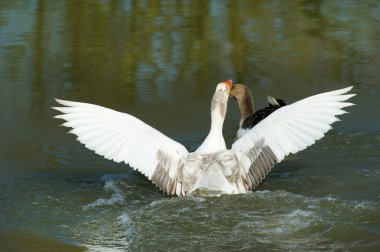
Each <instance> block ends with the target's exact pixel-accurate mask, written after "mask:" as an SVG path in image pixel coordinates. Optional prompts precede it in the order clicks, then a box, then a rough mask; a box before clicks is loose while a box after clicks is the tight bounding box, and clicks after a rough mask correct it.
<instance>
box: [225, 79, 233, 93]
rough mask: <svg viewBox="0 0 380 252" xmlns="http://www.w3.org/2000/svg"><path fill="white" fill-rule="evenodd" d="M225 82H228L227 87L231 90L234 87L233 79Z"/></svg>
mask: <svg viewBox="0 0 380 252" xmlns="http://www.w3.org/2000/svg"><path fill="white" fill-rule="evenodd" d="M224 83H226V85H227V87H228V88H229V90H230V91H231V88H232V80H228V81H226V82H224Z"/></svg>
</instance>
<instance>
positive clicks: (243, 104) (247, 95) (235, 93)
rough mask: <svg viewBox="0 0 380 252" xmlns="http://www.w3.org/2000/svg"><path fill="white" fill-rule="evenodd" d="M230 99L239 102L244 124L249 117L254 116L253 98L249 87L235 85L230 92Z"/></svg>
mask: <svg viewBox="0 0 380 252" xmlns="http://www.w3.org/2000/svg"><path fill="white" fill-rule="evenodd" d="M230 97H232V98H233V99H234V100H236V101H237V103H238V104H239V108H240V114H241V120H240V123H242V122H243V121H244V120H245V119H246V118H247V117H248V116H250V115H252V114H253V110H254V107H253V98H252V93H251V91H250V90H249V88H248V87H246V86H244V85H241V84H233V85H232V87H231V91H230Z"/></svg>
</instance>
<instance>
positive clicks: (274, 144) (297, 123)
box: [231, 87, 355, 189]
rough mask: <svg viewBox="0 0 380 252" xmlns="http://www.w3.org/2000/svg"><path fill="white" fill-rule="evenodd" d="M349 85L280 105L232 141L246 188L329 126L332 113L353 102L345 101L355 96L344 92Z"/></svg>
mask: <svg viewBox="0 0 380 252" xmlns="http://www.w3.org/2000/svg"><path fill="white" fill-rule="evenodd" d="M351 89H352V87H347V88H343V89H339V90H335V91H331V92H326V93H321V94H317V95H314V96H311V97H308V98H305V99H303V100H300V101H298V102H295V103H293V104H290V105H287V106H284V107H281V108H279V109H277V110H276V111H274V112H273V113H272V114H270V115H269V116H268V117H266V118H265V119H264V120H262V121H261V122H259V123H258V124H257V125H256V126H254V127H253V128H252V129H251V130H250V131H249V132H248V133H246V134H245V135H244V136H243V137H241V138H240V139H238V140H237V141H236V142H235V143H233V145H232V148H231V149H232V151H233V152H234V153H235V156H236V159H237V161H238V162H239V164H240V166H241V167H242V168H243V171H244V174H243V175H242V176H246V178H247V180H248V185H247V186H248V187H249V189H252V188H254V187H255V186H257V185H258V183H259V182H261V181H262V179H263V178H264V177H265V176H266V174H267V173H268V172H269V171H270V170H271V168H272V167H273V165H274V164H276V163H279V162H281V161H282V160H283V159H284V157H285V156H287V155H289V154H290V153H292V154H295V153H297V152H299V151H301V150H304V149H305V148H307V147H308V146H310V145H312V144H314V143H315V141H317V140H319V139H321V138H322V137H323V136H324V134H325V133H326V132H327V131H329V130H330V129H331V128H332V127H331V125H330V124H332V123H334V122H336V121H340V120H339V119H338V118H337V117H336V116H337V115H342V114H345V113H347V112H346V111H344V110H343V108H345V107H349V106H352V105H354V104H353V103H350V102H346V101H347V100H348V99H350V98H351V97H353V96H355V94H346V93H347V92H349V91H350V90H351ZM253 153H254V154H253Z"/></svg>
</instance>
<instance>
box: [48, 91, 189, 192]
mask: <svg viewBox="0 0 380 252" xmlns="http://www.w3.org/2000/svg"><path fill="white" fill-rule="evenodd" d="M56 101H57V102H58V103H59V104H61V105H63V106H64V107H53V109H56V110H58V111H60V112H61V113H62V114H60V115H57V116H55V118H60V119H64V120H65V121H66V122H65V123H63V126H65V127H70V128H72V130H71V131H70V133H73V134H75V135H77V140H78V141H79V142H81V143H82V144H84V145H85V146H86V147H87V148H88V149H90V150H93V151H95V152H96V153H97V154H99V155H102V156H104V157H105V158H107V159H110V160H113V161H115V162H125V163H126V164H129V165H130V166H131V167H132V168H134V169H136V170H138V171H140V172H141V173H143V174H144V175H145V176H147V177H148V179H150V180H152V181H153V182H154V183H155V184H156V185H157V186H159V187H160V188H161V189H162V190H164V191H165V192H167V193H169V194H174V193H177V194H178V192H176V188H177V174H178V169H180V165H181V162H182V161H181V160H182V159H183V158H184V157H186V156H187V154H188V152H187V150H186V148H185V147H184V146H183V145H182V144H180V143H178V142H176V141H174V140H172V139H170V138H169V137H167V136H165V135H164V134H162V133H160V132H159V131H157V130H156V129H154V128H152V127H151V126H149V125H147V124H145V123H144V122H142V121H141V120H139V119H137V118H136V117H134V116H131V115H129V114H126V113H121V112H118V111H115V110H112V109H108V108H105V107H101V106H98V105H94V104H89V103H81V102H72V101H65V100H59V99H56ZM154 174H156V175H155V176H154V178H152V177H153V175H154ZM178 195H179V194H178Z"/></svg>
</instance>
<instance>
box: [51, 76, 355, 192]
mask: <svg viewBox="0 0 380 252" xmlns="http://www.w3.org/2000/svg"><path fill="white" fill-rule="evenodd" d="M231 85H232V82H231V81H227V82H223V83H220V84H218V85H217V88H216V91H215V94H214V96H213V99H212V109H211V120H212V123H211V129H210V133H209V135H208V136H207V137H206V139H205V141H204V142H203V143H202V144H201V146H200V147H199V149H198V150H197V151H195V152H193V153H189V152H188V151H187V150H186V148H185V147H184V146H183V145H182V144H180V143H178V142H176V141H174V140H172V139H171V138H169V137H167V136H165V135H164V134H162V133H160V132H159V131H157V130H156V129H154V128H152V127H151V126H149V125H147V124H145V123H144V122H142V121H141V120H139V119H137V118H136V117H134V116H132V115H129V114H126V113H121V112H117V111H115V110H112V109H108V108H104V107H101V106H98V105H93V104H88V103H80V102H72V101H65V100H59V99H56V101H57V102H58V103H59V104H61V105H63V107H54V109H56V110H58V111H60V112H62V114H61V115H58V116H56V118H61V119H64V120H66V122H65V123H64V124H63V125H64V126H66V127H70V128H72V130H71V131H70V132H71V133H73V134H75V135H77V136H78V138H77V139H78V141H80V142H81V143H83V144H84V145H85V146H86V147H87V148H88V149H90V150H93V151H95V152H96V153H97V154H99V155H102V156H104V157H105V158H107V159H110V160H113V161H115V162H125V163H126V164H129V165H130V166H131V167H133V168H134V169H136V170H138V171H140V172H141V173H143V174H144V175H145V176H146V177H147V178H148V179H150V180H151V181H152V182H153V183H155V184H156V185H157V186H159V187H160V188H161V189H162V190H163V191H164V192H166V193H168V194H176V195H178V196H187V195H190V194H193V195H195V194H198V195H220V194H223V193H225V194H233V193H245V192H247V191H249V190H252V189H253V188H254V187H256V186H257V185H258V184H259V183H260V182H261V181H262V179H263V178H264V177H265V176H266V174H267V173H268V172H269V171H270V169H271V168H272V167H273V165H274V164H275V163H278V162H280V161H281V160H283V159H284V157H285V156H287V155H289V153H293V154H294V153H296V152H298V151H300V150H303V149H305V148H306V147H307V146H310V145H312V144H313V143H314V142H315V141H316V140H318V139H320V138H322V137H323V136H324V134H325V133H326V132H327V131H328V130H329V129H331V126H330V124H332V123H333V122H335V121H337V120H338V119H337V118H336V116H337V115H341V114H343V113H345V112H344V111H343V110H342V108H344V107H347V106H350V105H353V104H352V103H347V102H344V101H346V100H348V99H349V98H351V97H352V96H354V95H353V94H347V95H345V93H347V92H348V91H350V90H351V88H352V87H348V88H344V89H340V90H336V91H332V92H327V93H322V94H318V95H314V96H311V97H308V98H306V99H303V100H300V101H298V102H296V103H293V104H291V105H288V106H285V107H282V108H280V109H278V110H276V111H275V112H273V113H272V114H271V115H269V116H268V117H267V118H266V119H264V120H263V121H261V122H260V123H258V124H257V125H256V126H255V127H254V128H252V129H251V130H250V131H249V132H248V133H247V134H245V135H244V136H243V137H242V138H240V139H239V140H237V141H236V142H235V143H234V144H233V145H232V148H231V150H227V149H226V146H225V142H224V139H223V135H222V128H223V122H224V117H225V114H226V108H227V101H228V94H229V92H230V89H231Z"/></svg>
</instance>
